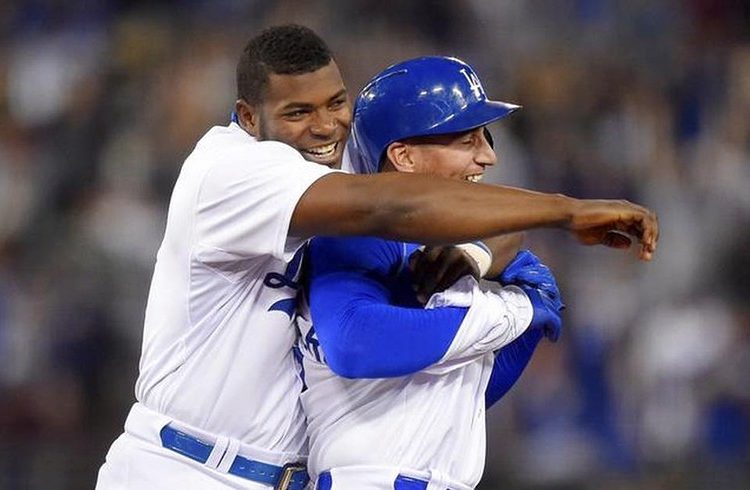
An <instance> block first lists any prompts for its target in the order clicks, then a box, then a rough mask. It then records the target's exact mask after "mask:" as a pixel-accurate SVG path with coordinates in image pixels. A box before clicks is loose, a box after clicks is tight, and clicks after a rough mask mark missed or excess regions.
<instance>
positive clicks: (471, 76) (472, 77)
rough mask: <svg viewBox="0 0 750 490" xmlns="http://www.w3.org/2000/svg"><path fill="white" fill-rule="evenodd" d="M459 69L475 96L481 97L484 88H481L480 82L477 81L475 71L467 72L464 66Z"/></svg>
mask: <svg viewBox="0 0 750 490" xmlns="http://www.w3.org/2000/svg"><path fill="white" fill-rule="evenodd" d="M460 71H461V73H462V74H463V75H464V76H465V77H466V81H468V82H469V88H470V89H471V91H472V92H474V95H475V96H476V98H477V99H479V98H481V97H482V94H484V89H483V88H482V84H481V83H480V82H479V77H477V75H476V73H474V72H471V73H469V72H467V71H466V68H461V70H460Z"/></svg>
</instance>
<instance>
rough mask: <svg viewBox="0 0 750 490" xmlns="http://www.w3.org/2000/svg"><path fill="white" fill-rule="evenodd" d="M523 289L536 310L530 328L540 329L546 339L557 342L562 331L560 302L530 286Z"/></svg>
mask: <svg viewBox="0 0 750 490" xmlns="http://www.w3.org/2000/svg"><path fill="white" fill-rule="evenodd" d="M521 289H523V292H524V293H526V296H528V297H529V300H530V301H531V306H532V307H533V308H534V317H533V318H532V319H531V324H530V325H529V328H536V329H540V330H541V331H542V332H543V333H544V336H545V337H547V338H548V339H550V340H551V341H552V342H557V339H559V338H560V331H561V330H562V317H561V316H560V308H559V306H558V304H560V302H559V300H553V299H552V298H550V297H549V296H548V295H547V294H546V293H545V292H544V291H542V290H541V289H535V288H533V287H529V286H521Z"/></svg>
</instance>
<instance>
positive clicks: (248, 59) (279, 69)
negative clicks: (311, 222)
mask: <svg viewBox="0 0 750 490" xmlns="http://www.w3.org/2000/svg"><path fill="white" fill-rule="evenodd" d="M332 59H333V55H332V54H331V51H330V50H329V49H328V46H327V45H326V43H325V41H323V39H321V38H320V36H318V35H317V34H315V32H313V30H312V29H310V28H308V27H305V26H301V25H297V24H286V25H281V26H274V27H269V28H267V29H265V30H263V31H262V32H261V33H260V34H258V35H257V36H255V37H254V38H252V39H251V40H250V41H249V42H248V43H247V46H245V50H244V51H243V52H242V56H240V61H239V63H237V97H238V98H240V99H244V100H245V101H246V102H248V103H250V104H257V103H259V102H261V101H262V100H263V96H264V91H265V89H266V86H267V85H268V74H269V73H276V74H279V75H297V74H300V73H310V72H313V71H316V70H318V69H320V68H323V67H324V66H326V65H328V63H330V62H331V60H332Z"/></svg>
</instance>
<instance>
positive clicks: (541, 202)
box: [289, 172, 658, 260]
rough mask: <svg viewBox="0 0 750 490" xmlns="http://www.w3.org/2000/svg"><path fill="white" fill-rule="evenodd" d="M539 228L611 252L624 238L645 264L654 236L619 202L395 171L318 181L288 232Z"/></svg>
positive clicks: (643, 219) (652, 220)
mask: <svg viewBox="0 0 750 490" xmlns="http://www.w3.org/2000/svg"><path fill="white" fill-rule="evenodd" d="M542 227H556V228H564V229H567V230H569V231H571V232H572V233H573V234H574V235H575V236H576V237H577V239H578V240H579V241H580V242H581V243H583V244H586V245H595V244H603V245H606V246H609V247H614V248H628V247H629V246H630V240H629V239H628V238H626V237H625V236H623V235H622V234H621V233H626V234H628V235H630V236H633V237H635V238H636V239H637V240H638V241H639V242H640V244H641V253H640V256H641V258H642V259H644V260H650V259H651V257H652V254H653V253H654V251H655V250H656V243H657V239H658V223H657V219H656V216H655V215H654V214H653V213H652V212H651V211H649V210H648V209H645V208H643V207H641V206H638V205H635V204H632V203H629V202H627V201H611V200H580V199H574V198H571V197H567V196H563V195H561V194H545V193H540V192H533V191H528V190H523V189H518V188H514V187H506V186H494V185H484V184H473V183H469V182H461V181H454V180H450V179H445V178H440V177H435V176H425V175H414V174H399V173H397V172H387V173H383V174H377V175H348V174H343V173H334V174H330V175H326V176H324V177H322V178H320V179H319V180H317V181H316V182H315V183H314V184H313V185H311V186H310V188H309V189H307V191H306V192H305V193H304V194H303V196H302V198H301V199H300V200H299V202H298V203H297V206H296V209H295V211H294V214H293V216H292V222H291V225H290V230H289V234H290V235H293V236H298V237H310V236H314V235H374V236H380V237H384V238H393V239H399V240H407V241H414V242H420V243H425V244H432V245H437V244H444V243H460V242H466V241H470V240H474V239H478V238H483V237H490V236H496V235H500V234H503V233H510V232H515V231H521V230H526V229H531V228H542ZM616 232H619V233H616Z"/></svg>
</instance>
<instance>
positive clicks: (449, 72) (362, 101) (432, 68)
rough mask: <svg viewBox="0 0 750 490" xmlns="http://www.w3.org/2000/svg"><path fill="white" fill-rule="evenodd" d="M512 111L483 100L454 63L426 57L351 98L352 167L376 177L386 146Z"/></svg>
mask: <svg viewBox="0 0 750 490" xmlns="http://www.w3.org/2000/svg"><path fill="white" fill-rule="evenodd" d="M518 108H519V106H517V105H514V104H509V103H507V102H500V101H494V100H490V99H488V98H487V94H485V92H484V88H483V87H482V84H481V82H480V81H479V77H478V76H477V74H476V73H475V72H474V70H473V69H472V68H471V66H469V65H467V64H466V63H464V62H463V61H461V60H459V59H456V58H447V57H439V56H426V57H423V58H417V59H414V60H410V61H406V62H403V63H398V64H396V65H393V66H391V67H389V68H387V69H385V70H383V71H382V72H381V73H379V74H378V75H377V76H375V77H374V78H373V79H372V80H371V81H370V82H369V83H368V84H367V85H366V86H365V88H364V89H363V90H362V92H361V93H360V94H359V97H358V98H357V102H356V105H355V109H354V120H353V124H352V134H351V139H350V148H351V151H352V153H350V156H351V158H352V168H353V170H354V171H355V172H356V173H361V174H372V173H377V172H378V171H379V170H380V164H381V162H382V161H383V157H384V156H385V152H386V150H387V149H388V146H389V145H390V144H391V143H394V142H396V141H402V140H405V139H407V138H411V137H415V136H419V137H426V136H436V135H446V134H456V133H461V132H465V131H469V130H472V129H476V128H481V127H484V126H486V125H487V124H490V123H492V122H494V121H497V120H498V119H501V118H503V117H505V116H507V115H508V114H510V113H512V112H513V111H515V110H516V109H518Z"/></svg>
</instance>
